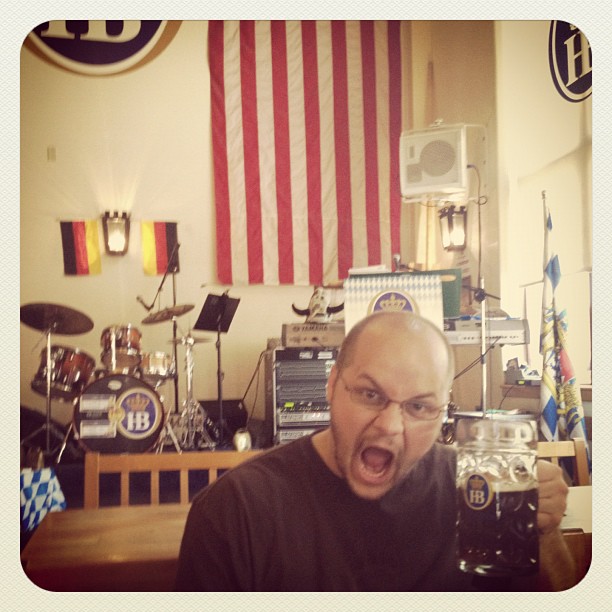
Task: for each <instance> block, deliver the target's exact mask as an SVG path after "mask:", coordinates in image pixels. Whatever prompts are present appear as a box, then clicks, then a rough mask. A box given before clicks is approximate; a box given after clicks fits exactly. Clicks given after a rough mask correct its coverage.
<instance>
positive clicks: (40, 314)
mask: <svg viewBox="0 0 612 612" xmlns="http://www.w3.org/2000/svg"><path fill="white" fill-rule="evenodd" d="M20 319H21V322H22V323H25V324H26V325H28V326H29V327H32V328H33V329H37V330H39V331H42V332H44V334H45V336H46V338H47V355H46V359H47V364H46V365H47V372H46V374H47V376H46V378H47V380H46V382H47V389H46V400H47V401H46V415H45V416H46V421H45V424H44V425H43V426H42V427H39V428H38V429H37V430H36V431H34V432H32V433H31V434H29V435H28V436H26V437H25V438H24V439H23V440H21V444H23V443H24V442H27V441H29V440H30V439H32V438H33V437H34V436H36V435H37V434H38V433H40V432H41V431H44V432H45V434H46V439H45V442H46V444H45V451H44V452H45V454H46V455H47V456H49V455H50V454H51V432H53V434H54V435H56V436H57V437H58V439H60V440H63V438H64V434H63V433H62V432H61V431H60V430H58V428H57V427H55V425H53V424H52V423H51V371H52V369H54V368H55V363H54V360H53V361H52V357H51V333H52V332H54V333H57V334H65V335H74V334H84V333H85V332H88V331H90V330H91V329H93V326H94V324H93V321H92V320H91V319H90V318H89V317H88V316H87V315H86V314H84V313H82V312H80V311H78V310H75V309H74V308H69V307H68V306H62V305H61V304H51V303H41V302H35V303H31V304H25V305H24V306H22V307H21V308H20Z"/></svg>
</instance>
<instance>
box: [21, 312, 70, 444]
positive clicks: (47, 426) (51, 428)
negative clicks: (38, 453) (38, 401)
mask: <svg viewBox="0 0 612 612" xmlns="http://www.w3.org/2000/svg"><path fill="white" fill-rule="evenodd" d="M54 328H55V324H53V325H52V326H51V327H49V328H48V329H46V330H45V335H46V338H47V340H46V341H47V372H46V379H47V381H46V382H47V392H46V411H45V423H44V424H43V425H41V426H40V427H39V428H38V429H36V430H34V431H33V432H32V433H31V434H29V435H28V436H26V437H25V438H24V439H23V440H21V444H24V443H25V442H28V441H29V440H31V439H32V438H34V437H36V436H37V435H38V434H39V433H40V432H42V431H44V432H45V434H46V436H45V450H44V453H45V456H49V455H51V432H53V433H54V435H55V436H56V437H57V438H59V439H60V440H61V439H62V438H63V437H64V435H63V434H62V432H61V431H60V430H59V429H58V428H57V427H55V425H53V423H51V372H52V371H54V370H55V360H54V359H53V357H52V356H51V330H52V329H54Z"/></svg>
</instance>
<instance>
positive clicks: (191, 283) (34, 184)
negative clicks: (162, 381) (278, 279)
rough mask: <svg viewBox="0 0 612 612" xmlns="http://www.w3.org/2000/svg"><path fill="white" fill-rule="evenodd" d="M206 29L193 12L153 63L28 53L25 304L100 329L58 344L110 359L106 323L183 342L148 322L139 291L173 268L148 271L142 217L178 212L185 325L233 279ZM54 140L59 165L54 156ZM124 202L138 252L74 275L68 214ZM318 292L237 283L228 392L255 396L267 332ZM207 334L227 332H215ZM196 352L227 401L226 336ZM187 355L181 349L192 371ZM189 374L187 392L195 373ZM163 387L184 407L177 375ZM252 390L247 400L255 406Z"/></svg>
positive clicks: (163, 341) (65, 411)
mask: <svg viewBox="0 0 612 612" xmlns="http://www.w3.org/2000/svg"><path fill="white" fill-rule="evenodd" d="M206 36H207V24H206V22H203V21H185V22H183V23H182V24H181V27H180V29H179V31H178V33H177V35H176V37H175V39H174V40H173V41H172V43H171V44H170V45H169V46H168V48H167V49H166V50H165V51H164V53H162V54H161V55H160V56H159V57H157V58H156V59H155V60H154V61H152V62H150V63H149V64H147V65H145V66H144V67H143V68H141V69H139V70H136V71H133V72H129V73H127V74H124V75H118V76H111V77H105V78H93V77H82V76H76V75H73V74H70V73H68V72H65V71H62V70H59V69H57V68H52V67H50V66H49V65H48V64H46V63H43V62H42V61H41V60H39V59H38V58H36V57H34V56H33V55H32V54H31V53H30V52H29V51H27V50H23V51H22V65H21V86H22V102H21V108H22V116H21V120H22V124H21V150H22V175H21V289H20V292H21V293H20V303H21V304H24V303H28V302H54V303H59V304H64V305H66V306H70V307H72V308H76V309H77V310H80V311H82V312H84V313H85V314H87V315H88V316H89V317H90V318H91V319H92V320H93V321H94V328H93V330H92V331H90V332H88V333H86V334H82V335H77V336H55V337H53V343H54V344H60V345H66V346H69V347H71V348H79V349H80V350H83V351H86V352H87V353H89V354H90V355H91V356H92V357H94V358H95V359H96V361H97V362H98V363H99V361H100V351H101V349H100V337H101V334H102V331H103V330H104V328H106V327H108V326H109V325H114V324H117V325H126V324H128V323H131V324H133V325H135V326H136V327H138V328H139V329H140V331H141V332H142V334H143V338H142V348H143V350H144V351H164V352H170V350H171V345H169V344H168V340H170V339H171V338H172V323H171V322H167V323H159V324H156V325H146V326H145V325H141V324H140V322H141V321H142V319H143V318H144V317H145V316H146V314H147V312H146V311H145V310H144V309H143V307H142V306H141V305H140V304H139V303H138V302H137V301H136V296H138V295H140V296H142V297H143V298H144V300H145V301H146V302H150V301H151V300H152V299H153V297H154V296H155V294H156V291H157V288H158V286H159V284H160V281H161V277H147V276H145V275H144V272H143V271H142V262H141V254H140V229H139V221H141V220H158V221H161V220H168V221H177V222H178V235H179V241H180V244H181V247H180V266H181V270H180V273H179V274H177V275H176V294H177V302H178V303H179V304H186V303H187V304H194V305H195V308H194V309H193V310H192V311H191V312H190V313H188V314H186V315H184V316H182V317H181V318H180V319H179V321H178V323H179V335H180V334H181V333H183V334H186V333H187V332H188V331H189V328H190V326H193V325H194V324H195V322H196V319H197V316H198V314H199V312H200V310H201V308H202V306H203V304H204V300H205V298H206V296H207V295H208V294H209V293H217V294H218V293H220V292H223V291H224V290H225V289H227V287H220V286H217V285H215V279H216V273H215V267H216V263H215V235H214V208H213V205H212V183H211V161H210V104H209V79H208V64H207V59H206ZM50 147H52V148H53V150H54V154H55V161H49V160H48V158H47V152H48V150H49V148H50ZM116 209H118V210H128V211H130V212H131V215H132V231H131V237H130V250H129V253H128V255H127V256H126V257H122V258H111V257H107V256H105V255H103V260H102V274H101V275H97V276H89V277H69V276H64V274H63V264H62V247H61V240H60V233H59V224H58V221H59V220H60V218H61V219H64V220H70V219H76V218H85V219H94V218H96V217H98V216H99V215H100V213H101V212H103V211H104V210H116ZM202 285H206V286H204V287H203V286H202ZM311 293H312V289H311V288H309V287H261V286H252V287H236V288H231V290H230V295H231V296H233V297H239V298H240V299H241V302H240V305H239V307H238V310H237V312H236V316H235V318H234V321H233V323H232V326H231V328H230V330H229V332H228V333H227V334H223V335H222V369H223V371H224V373H225V378H224V384H223V396H224V398H227V399H229V398H241V397H242V395H243V394H244V393H245V391H246V388H247V386H248V383H249V380H250V379H251V376H252V374H253V372H254V370H255V367H256V365H257V362H258V358H259V354H260V353H261V351H263V350H265V348H266V342H267V339H268V338H272V337H279V336H280V333H281V325H282V323H286V322H295V321H299V320H301V319H300V318H298V317H296V315H295V314H294V313H293V312H292V310H291V304H292V303H295V304H296V305H298V306H301V307H305V306H307V304H308V300H309V298H310V294H311ZM172 297H173V296H172V279H171V278H169V279H168V280H167V282H166V283H165V286H164V290H163V294H162V298H161V304H162V307H166V306H170V305H172ZM20 328H21V329H20V331H21V334H20V336H21V343H20V350H21V353H20V365H21V402H22V404H25V405H27V406H30V407H33V408H36V409H39V410H41V411H44V409H45V398H44V397H42V396H40V395H37V394H35V393H34V392H32V391H31V390H30V382H31V380H32V377H33V376H34V374H35V373H36V371H37V369H38V366H39V364H40V351H41V349H42V348H43V346H44V341H43V342H42V343H39V342H40V341H41V337H40V334H39V333H38V332H36V331H35V330H33V329H31V328H29V327H26V326H25V325H21V326H20ZM197 335H198V336H199V337H202V336H208V337H210V338H212V339H214V335H213V334H210V333H207V332H198V333H197ZM194 356H195V361H196V363H195V370H194V377H195V378H194V393H195V394H196V397H197V398H198V399H216V398H217V379H216V371H217V361H216V352H215V346H214V343H210V344H199V345H197V346H196V347H195V349H194ZM183 359H184V350H183V349H182V347H181V348H180V349H179V360H180V366H181V368H182V367H183V366H184V362H183ZM179 373H180V374H181V378H180V385H181V386H180V394H179V398H180V400H181V401H182V399H183V398H184V397H185V376H184V370H183V369H181V370H180V371H179ZM261 374H262V378H261V384H260V386H259V397H258V401H257V408H256V412H255V414H256V416H259V417H261V418H263V410H264V408H263V406H264V404H263V395H264V385H263V368H262V372H261ZM253 389H254V386H253ZM162 392H164V395H165V405H166V407H167V408H168V409H172V407H173V401H172V398H173V390H172V385H171V384H166V385H165V386H164V388H163V389H162ZM253 397H254V395H253V394H250V395H249V398H247V399H248V400H249V401H248V407H249V409H250V408H251V406H252V402H251V401H250V400H251V399H252V398H253ZM52 407H53V417H54V418H57V419H58V420H60V421H64V422H67V421H68V420H69V419H70V418H71V415H72V408H71V405H70V404H67V403H62V402H55V401H53V403H52Z"/></svg>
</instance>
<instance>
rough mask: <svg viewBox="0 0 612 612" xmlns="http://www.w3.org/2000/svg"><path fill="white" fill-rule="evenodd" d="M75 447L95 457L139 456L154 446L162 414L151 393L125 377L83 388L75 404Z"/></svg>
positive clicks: (157, 399) (101, 380) (108, 378)
mask: <svg viewBox="0 0 612 612" xmlns="http://www.w3.org/2000/svg"><path fill="white" fill-rule="evenodd" d="M73 425H74V431H75V432H76V435H77V436H78V440H79V444H81V446H83V447H84V448H85V449H86V450H89V451H93V452H98V453H143V452H147V451H149V450H151V449H152V448H154V447H155V445H156V444H157V443H158V441H159V438H160V435H161V432H162V429H163V427H164V410H163V405H162V402H161V399H160V397H159V395H157V393H156V392H155V390H154V389H153V388H152V387H151V386H150V385H148V384H147V383H145V382H143V381H142V380H140V379H138V378H134V377H133V376H127V375H125V374H111V375H109V376H104V377H103V378H99V379H98V380H96V381H94V382H92V383H91V384H89V385H87V387H86V388H85V389H84V390H83V393H82V394H81V396H80V397H79V400H78V402H76V403H75V407H74V416H73Z"/></svg>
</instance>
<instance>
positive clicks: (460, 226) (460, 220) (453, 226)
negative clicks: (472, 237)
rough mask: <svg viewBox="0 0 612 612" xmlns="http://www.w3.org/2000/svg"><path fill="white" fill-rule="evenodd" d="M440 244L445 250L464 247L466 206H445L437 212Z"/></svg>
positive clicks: (455, 249)
mask: <svg viewBox="0 0 612 612" xmlns="http://www.w3.org/2000/svg"><path fill="white" fill-rule="evenodd" d="M438 215H439V217H440V231H441V233H442V246H443V247H444V249H445V250H446V251H463V250H464V249H465V238H466V231H465V230H466V227H467V208H466V207H465V206H459V207H456V206H454V205H450V206H445V207H444V208H442V209H440V212H439V213H438Z"/></svg>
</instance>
